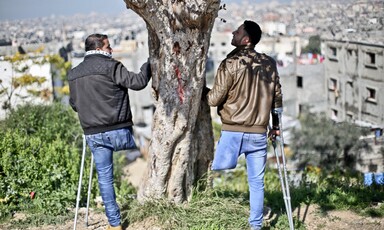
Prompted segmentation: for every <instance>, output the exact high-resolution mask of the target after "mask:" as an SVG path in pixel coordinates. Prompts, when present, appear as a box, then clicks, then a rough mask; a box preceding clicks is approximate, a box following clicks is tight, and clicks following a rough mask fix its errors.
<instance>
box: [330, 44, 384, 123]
mask: <svg viewBox="0 0 384 230" xmlns="http://www.w3.org/2000/svg"><path fill="white" fill-rule="evenodd" d="M324 44H325V52H326V57H325V58H326V64H325V78H326V79H325V80H326V95H327V102H328V109H327V110H328V114H329V115H330V117H331V118H332V119H334V120H336V121H350V122H355V123H357V124H366V125H367V126H371V127H383V126H384V55H383V53H384V45H376V44H368V43H361V42H351V41H336V40H325V41H324Z"/></svg>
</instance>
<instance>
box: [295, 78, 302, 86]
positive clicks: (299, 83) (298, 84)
mask: <svg viewBox="0 0 384 230" xmlns="http://www.w3.org/2000/svg"><path fill="white" fill-rule="evenodd" d="M296 86H297V88H303V77H302V76H297V78H296Z"/></svg>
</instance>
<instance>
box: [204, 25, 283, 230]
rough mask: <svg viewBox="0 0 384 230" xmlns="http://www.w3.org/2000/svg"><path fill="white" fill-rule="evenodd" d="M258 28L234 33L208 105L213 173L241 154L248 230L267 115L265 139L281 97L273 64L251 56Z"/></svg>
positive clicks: (256, 224)
mask: <svg viewBox="0 0 384 230" xmlns="http://www.w3.org/2000/svg"><path fill="white" fill-rule="evenodd" d="M261 34H262V32H261V29H260V27H259V25H258V24H257V23H255V22H253V21H244V23H243V24H242V25H241V26H240V27H239V28H238V29H237V30H235V31H234V32H233V39H232V45H233V46H235V47H236V48H235V49H234V50H233V51H232V52H231V53H229V54H228V55H227V58H226V59H224V60H223V61H222V62H221V64H220V66H219V68H218V71H217V74H216V77H215V82H214V85H213V87H212V89H211V90H210V91H209V92H208V94H207V100H208V104H209V105H210V106H217V109H218V114H219V116H220V118H221V121H222V131H221V137H220V140H219V143H218V145H217V147H216V153H215V157H214V160H213V163H212V170H224V169H231V168H235V167H236V165H237V159H238V157H239V156H240V154H242V153H244V154H245V158H246V164H247V174H248V184H249V190H250V217H249V224H250V226H251V229H261V227H262V220H263V201H264V171H265V163H266V158H267V129H268V126H269V120H270V117H271V116H270V115H271V114H272V127H273V128H272V130H270V135H271V136H275V135H278V134H279V133H278V127H279V120H278V115H277V114H276V113H275V112H274V111H279V112H280V111H282V94H281V85H280V82H279V75H278V72H277V68H276V62H275V61H274V60H273V59H272V58H271V57H269V56H267V55H266V54H262V53H258V52H256V51H255V45H256V44H257V43H258V42H259V41H260V38H261Z"/></svg>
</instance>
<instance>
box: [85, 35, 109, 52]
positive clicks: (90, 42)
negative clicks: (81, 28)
mask: <svg viewBox="0 0 384 230" xmlns="http://www.w3.org/2000/svg"><path fill="white" fill-rule="evenodd" d="M105 39H108V36H107V35H105V34H91V35H89V36H88V37H87V39H85V51H89V50H96V48H100V49H101V48H102V47H103V46H104V40H105Z"/></svg>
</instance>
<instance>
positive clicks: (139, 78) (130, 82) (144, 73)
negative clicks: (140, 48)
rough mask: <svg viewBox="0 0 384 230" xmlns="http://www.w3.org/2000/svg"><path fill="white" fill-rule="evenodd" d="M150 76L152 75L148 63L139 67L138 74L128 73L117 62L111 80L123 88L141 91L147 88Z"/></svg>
mask: <svg viewBox="0 0 384 230" xmlns="http://www.w3.org/2000/svg"><path fill="white" fill-rule="evenodd" d="M151 76H152V74H151V67H150V64H149V62H146V63H144V64H143V65H142V66H141V68H140V72H139V73H134V72H131V71H128V70H127V68H126V67H125V66H124V65H123V64H122V63H121V62H118V63H117V64H116V65H115V67H114V73H113V74H112V79H113V81H114V82H115V83H116V84H118V85H121V86H123V87H125V88H129V89H132V90H141V89H144V88H145V86H147V84H148V82H149V80H150V79H151Z"/></svg>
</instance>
